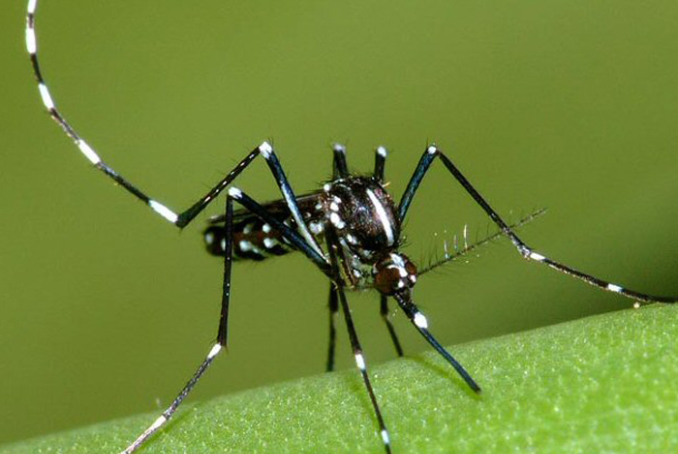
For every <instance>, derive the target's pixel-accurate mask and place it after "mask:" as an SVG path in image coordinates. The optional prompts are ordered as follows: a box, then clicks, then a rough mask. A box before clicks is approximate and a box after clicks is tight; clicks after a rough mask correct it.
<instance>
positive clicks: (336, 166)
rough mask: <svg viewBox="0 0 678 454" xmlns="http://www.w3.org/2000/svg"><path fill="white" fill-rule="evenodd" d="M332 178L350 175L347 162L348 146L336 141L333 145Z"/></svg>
mask: <svg viewBox="0 0 678 454" xmlns="http://www.w3.org/2000/svg"><path fill="white" fill-rule="evenodd" d="M332 153H333V155H334V157H333V159H332V179H333V180H336V179H338V178H346V177H348V176H349V173H348V165H347V164H346V147H345V146H343V145H341V144H339V143H335V144H333V145H332Z"/></svg>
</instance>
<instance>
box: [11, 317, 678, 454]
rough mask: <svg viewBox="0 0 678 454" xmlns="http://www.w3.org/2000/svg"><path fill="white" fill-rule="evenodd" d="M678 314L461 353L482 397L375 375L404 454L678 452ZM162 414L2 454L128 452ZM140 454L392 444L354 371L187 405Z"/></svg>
mask: <svg viewBox="0 0 678 454" xmlns="http://www.w3.org/2000/svg"><path fill="white" fill-rule="evenodd" d="M677 310H678V308H674V307H668V306H651V307H646V308H643V309H640V310H626V311H622V312H616V313H610V314H605V315H599V316H595V317H590V318H586V319H583V320H579V321H575V322H569V323H564V324H561V325H556V326H551V327H547V328H541V329H537V330H534V331H529V332H524V333H517V334H511V335H508V336H503V337H499V338H495V339H487V340H483V341H478V342H473V343H469V344H466V345H460V346H453V347H451V348H450V350H451V351H452V352H453V353H454V354H455V355H456V356H457V357H458V359H460V360H461V361H462V363H464V364H465V365H466V366H467V368H468V369H469V371H470V372H471V373H472V374H473V375H474V377H475V378H476V379H477V380H478V382H479V383H480V384H481V386H483V389H484V391H483V394H482V395H474V394H473V393H471V392H470V391H468V390H467V389H466V388H465V387H464V385H463V384H462V382H461V381H460V380H459V378H458V377H457V376H456V375H455V374H454V373H453V371H452V370H451V369H450V368H449V367H448V366H447V365H446V364H445V363H444V362H443V361H442V360H441V359H440V358H439V357H438V356H436V355H434V354H432V353H427V354H425V355H423V356H420V357H416V358H405V359H400V360H396V361H392V362H390V363H387V364H383V365H379V366H376V367H373V368H371V374H372V378H373V382H374V386H375V389H376V392H377V394H378V398H379V401H380V402H381V405H382V409H383V412H384V416H385V418H386V421H387V424H388V425H389V427H390V430H391V437H392V441H393V449H394V452H395V453H396V454H398V453H511V452H515V453H521V454H522V453H530V452H534V453H540V454H543V453H568V454H570V453H597V454H598V453H664V452H676V451H677V450H678V380H676V377H678V349H677V347H676V342H675V339H676V338H677V337H678V324H677V323H676V317H677V316H678V312H677ZM434 328H435V327H434ZM155 417H157V414H151V415H141V416H135V417H132V418H128V419H124V420H120V421H112V422H107V423H103V424H99V425H95V426H91V427H87V428H84V429H79V430H75V431H72V432H65V433H60V434H55V435H50V436H46V437H43V438H40V439H36V440H31V441H27V442H23V443H18V444H14V445H10V446H7V447H5V449H2V450H0V451H1V452H2V453H7V454H9V453H15V454H19V453H31V454H35V453H56V452H69V453H115V452H118V451H119V450H121V449H122V448H123V447H124V446H126V444H127V443H128V442H130V441H131V440H132V439H134V437H135V436H136V435H138V433H139V432H140V431H141V430H143V429H144V428H145V427H146V426H147V425H148V424H149V423H150V422H152V421H153V420H154V419H155ZM141 452H142V453H148V454H150V453H250V454H252V453H264V452H265V453H383V447H382V446H381V442H380V439H379V437H378V435H377V428H376V424H375V420H374V416H373V415H372V411H371V408H370V405H369V401H368V398H367V395H366V393H365V392H364V390H363V387H362V382H361V380H360V377H359V375H358V374H357V372H355V371H344V372H341V373H333V374H322V375H318V376H315V377H309V378H303V379H300V380H296V381H292V382H287V383H280V384H277V385H273V386H269V387H265V388H260V389H254V390H250V391H247V392H242V393H239V394H235V395H230V396H226V397H221V398H217V399H214V400H212V401H210V402H205V403H198V404H194V405H187V406H186V407H185V408H182V409H181V410H180V411H179V413H178V414H177V415H176V417H175V419H174V420H173V421H172V423H171V424H170V425H169V427H167V428H166V429H165V430H164V431H162V432H161V433H160V434H159V435H158V436H156V437H154V438H153V439H152V440H151V441H150V442H149V443H148V445H147V446H145V447H144V449H142V450H141Z"/></svg>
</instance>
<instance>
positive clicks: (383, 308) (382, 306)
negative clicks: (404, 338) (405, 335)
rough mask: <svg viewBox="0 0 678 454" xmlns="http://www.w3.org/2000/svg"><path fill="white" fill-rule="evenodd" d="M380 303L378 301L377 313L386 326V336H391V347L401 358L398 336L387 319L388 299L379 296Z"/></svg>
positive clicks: (401, 350) (401, 349)
mask: <svg viewBox="0 0 678 454" xmlns="http://www.w3.org/2000/svg"><path fill="white" fill-rule="evenodd" d="M379 297H380V301H379V313H380V315H381V319H382V320H383V321H384V324H386V329H388V334H389V335H390V336H391V341H392V342H393V347H394V348H395V350H396V353H397V354H398V356H403V348H402V346H401V345H400V341H399V340H398V335H397V334H396V331H395V327H394V326H393V323H391V319H390V318H389V315H390V314H389V310H388V297H387V296H386V295H381V294H380V295H379Z"/></svg>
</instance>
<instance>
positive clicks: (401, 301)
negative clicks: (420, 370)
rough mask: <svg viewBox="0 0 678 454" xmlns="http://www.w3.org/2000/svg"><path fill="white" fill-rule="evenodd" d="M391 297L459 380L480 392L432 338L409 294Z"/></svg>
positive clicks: (459, 366) (425, 322)
mask: <svg viewBox="0 0 678 454" xmlns="http://www.w3.org/2000/svg"><path fill="white" fill-rule="evenodd" d="M393 296H394V298H395V299H396V301H398V305H399V306H400V307H401V308H402V310H403V312H405V315H407V318H408V319H410V322H412V324H413V325H414V327H415V328H417V331H419V333H420V334H421V335H422V336H424V339H426V341H427V342H428V343H429V344H431V346H432V347H433V348H434V349H435V351H437V352H438V353H439V354H440V355H441V356H442V357H443V358H445V360H446V361H447V362H448V363H450V365H451V366H452V367H454V370H456V371H457V373H458V374H459V375H460V376H461V378H463V379H464V381H465V382H466V384H467V385H468V386H469V388H471V389H472V390H473V391H475V392H477V393H479V392H480V391H481V390H480V386H478V384H477V383H476V382H475V380H473V378H472V377H471V375H470V374H469V373H468V372H467V371H466V369H464V366H462V365H461V364H460V363H459V361H457V360H456V359H454V357H453V356H452V355H451V354H450V353H449V352H448V351H447V350H445V348H444V347H443V346H442V345H440V342H438V341H437V340H436V338H435V337H433V335H432V334H431V333H430V332H429V330H428V320H427V319H426V317H425V316H424V314H422V313H421V311H419V309H418V308H417V306H416V305H415V304H414V303H413V302H412V299H411V297H410V294H409V292H404V293H396V294H395V295H393Z"/></svg>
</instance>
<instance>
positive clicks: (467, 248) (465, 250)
mask: <svg viewBox="0 0 678 454" xmlns="http://www.w3.org/2000/svg"><path fill="white" fill-rule="evenodd" d="M544 213H546V208H540V209H538V210H536V211H533V212H532V213H530V214H529V215H527V216H525V217H523V218H521V219H519V220H518V221H517V222H515V223H513V224H510V225H509V226H510V227H511V228H512V229H517V228H520V227H523V226H524V225H526V224H529V223H530V222H532V221H534V220H535V219H537V218H538V217H539V216H541V215H543V214H544ZM464 230H465V231H466V230H467V229H466V225H465V226H464ZM502 236H504V232H503V231H501V230H499V231H497V232H495V233H493V234H492V235H490V236H486V237H485V238H483V239H481V240H479V241H475V242H473V243H467V242H466V233H465V234H464V247H459V245H458V243H457V236H456V235H455V236H454V252H450V250H449V246H448V244H447V240H445V241H444V243H443V249H444V251H445V255H444V256H443V258H441V259H437V260H435V261H434V262H433V263H429V264H428V265H427V266H425V267H423V268H420V269H419V273H418V274H419V276H421V275H422V274H425V273H428V272H429V271H432V270H434V269H436V268H438V267H440V266H442V265H445V264H446V263H449V262H452V261H454V260H458V259H460V258H461V257H464V256H466V255H468V254H470V253H471V252H473V251H475V250H476V249H479V248H481V247H483V246H486V245H488V244H490V243H492V242H494V241H496V240H498V239H499V238H501V237H502Z"/></svg>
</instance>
